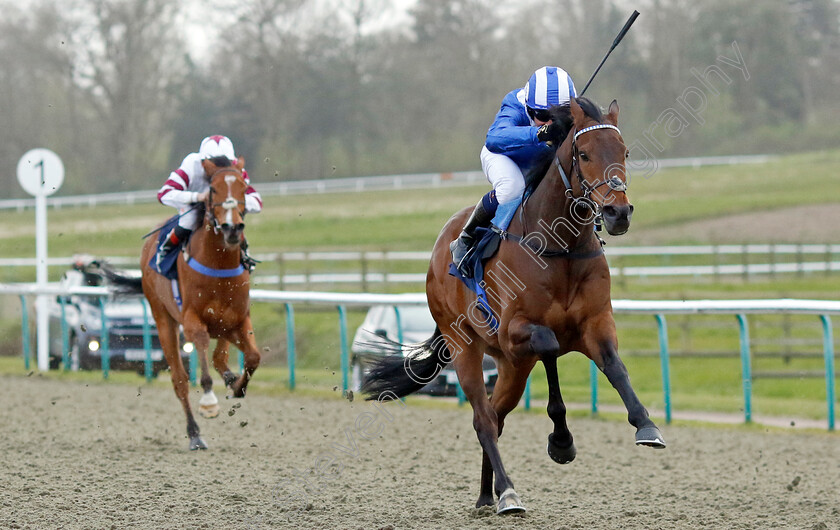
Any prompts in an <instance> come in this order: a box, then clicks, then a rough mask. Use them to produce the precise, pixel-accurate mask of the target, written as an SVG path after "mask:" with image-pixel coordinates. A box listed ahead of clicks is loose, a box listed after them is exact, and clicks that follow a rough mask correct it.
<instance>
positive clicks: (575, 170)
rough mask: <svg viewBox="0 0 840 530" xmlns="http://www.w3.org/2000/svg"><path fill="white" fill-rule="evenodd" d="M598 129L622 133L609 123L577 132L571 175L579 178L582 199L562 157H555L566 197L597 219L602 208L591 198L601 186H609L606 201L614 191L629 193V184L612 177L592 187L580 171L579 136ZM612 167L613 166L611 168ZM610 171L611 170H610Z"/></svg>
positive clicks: (573, 147)
mask: <svg viewBox="0 0 840 530" xmlns="http://www.w3.org/2000/svg"><path fill="white" fill-rule="evenodd" d="M598 129H613V130H614V131H616V132H617V133H618V135H619V136H621V131H620V130H619V129H618V127H616V126H615V125H610V124H609V123H599V124H597V125H591V126H589V127H585V128H583V129H581V130H579V131H577V132H575V134H574V136H572V167H571V173H572V174H573V175H574V176H575V177H577V180H578V185H579V186H580V188H581V190H582V194H581V196H580V197H575V194H574V190H573V189H572V184H571V182H569V178H568V177H567V176H566V172H565V171H564V170H563V165H562V164H561V163H560V157H559V156H557V155H556V154H555V155H554V165H556V166H557V170H558V171H559V172H560V178H561V179H562V180H563V184H564V185H565V186H566V192H565V193H566V197H568V198H569V199H572V200H574V201H577V202H579V203H581V202H582V203H583V204H584V205H585V206H587V207H588V208H591V209H592V210H593V211H594V213H595V218H596V220H597V219H600V218H601V207H600V205H598V204H597V203H596V202H595V201H593V200H592V199H591V198H590V196H591V195H592V192H594V191H595V190H597V189H598V188H600V187H601V186H604V185H606V186H609V188H610V191H608V192H607V194H606V195H604V198H605V199H606V198H607V197H608V196H609V195H610V194H611V193H612V192H614V191H622V192H623V191H627V183H626V182H624V181H622V180H621V179H620V178H618V177H617V176H615V175H614V176H612V177H609V178H605V179H604V180H603V181H599V182H598V183H596V184H595V185H590V184H589V183H588V182H586V179H584V178H583V172H582V171H581V170H580V163H579V162H578V157H579V156H580V151H579V150H578V147H577V139H578V136H580V135H582V134H585V133H588V132H590V131H595V130H598ZM610 167H612V165H611V166H610ZM608 169H609V168H608Z"/></svg>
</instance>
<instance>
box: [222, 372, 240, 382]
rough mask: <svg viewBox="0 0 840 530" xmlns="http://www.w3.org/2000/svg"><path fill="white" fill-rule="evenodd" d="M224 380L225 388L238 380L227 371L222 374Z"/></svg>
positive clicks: (233, 374)
mask: <svg viewBox="0 0 840 530" xmlns="http://www.w3.org/2000/svg"><path fill="white" fill-rule="evenodd" d="M222 379H223V380H224V381H225V386H230V385H232V384H233V383H234V382H235V381H236V380H237V379H238V378H237V377H236V374H235V373H233V372H231V371H230V370H227V371H226V372H225V373H223V374H222Z"/></svg>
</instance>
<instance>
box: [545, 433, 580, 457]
mask: <svg viewBox="0 0 840 530" xmlns="http://www.w3.org/2000/svg"><path fill="white" fill-rule="evenodd" d="M553 438H554V433H551V434H549V435H548V446H547V447H546V451H548V456H550V457H551V459H552V460H554V461H555V462H557V463H558V464H568V463H569V462H571V461H572V460H574V459H575V456H577V449H575V442H574V440H572V441H570V442H569V445H568V446H567V447H563V446H562V445H560V444H556V443H554V439H553Z"/></svg>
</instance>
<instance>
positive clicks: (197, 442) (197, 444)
mask: <svg viewBox="0 0 840 530" xmlns="http://www.w3.org/2000/svg"><path fill="white" fill-rule="evenodd" d="M198 449H202V450H204V449H207V444H206V443H204V440H202V439H201V436H191V437H190V451H196V450H198Z"/></svg>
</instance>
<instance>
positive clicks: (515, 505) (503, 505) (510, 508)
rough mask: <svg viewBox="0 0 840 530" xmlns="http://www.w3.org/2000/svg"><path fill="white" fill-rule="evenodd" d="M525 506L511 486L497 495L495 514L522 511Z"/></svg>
mask: <svg viewBox="0 0 840 530" xmlns="http://www.w3.org/2000/svg"><path fill="white" fill-rule="evenodd" d="M524 511H525V507H524V506H522V501H520V500H519V495H517V494H516V492H515V491H513V488H508V489H506V490H505V491H504V492H503V493H502V494H501V495H500V496H499V504H498V506H497V508H496V514H497V515H502V514H503V513H504V514H508V513H522V512H524Z"/></svg>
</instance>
